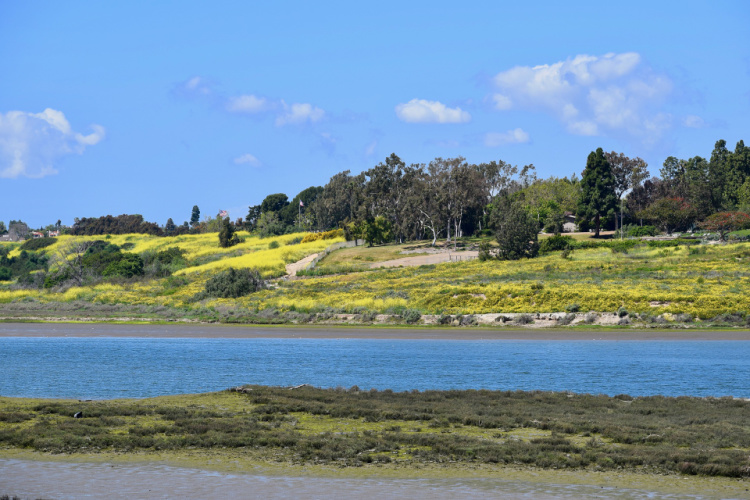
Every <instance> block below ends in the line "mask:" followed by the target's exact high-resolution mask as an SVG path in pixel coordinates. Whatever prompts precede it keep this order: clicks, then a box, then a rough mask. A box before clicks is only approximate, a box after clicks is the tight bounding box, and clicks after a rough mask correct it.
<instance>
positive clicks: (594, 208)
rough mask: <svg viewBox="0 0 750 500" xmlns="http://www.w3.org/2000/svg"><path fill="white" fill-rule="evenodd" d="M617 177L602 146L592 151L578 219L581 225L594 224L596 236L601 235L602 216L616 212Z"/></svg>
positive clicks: (585, 172)
mask: <svg viewBox="0 0 750 500" xmlns="http://www.w3.org/2000/svg"><path fill="white" fill-rule="evenodd" d="M616 205H617V197H616V196H615V177H614V175H613V174H612V167H611V166H610V164H609V163H608V162H607V158H606V157H605V156H604V151H602V148H598V149H597V150H596V152H594V151H592V152H591V154H589V157H588V159H587V160H586V169H585V170H584V171H583V174H582V177H581V198H580V199H579V201H578V213H577V214H576V219H577V222H578V224H579V225H592V224H593V226H594V228H595V234H594V237H595V238H598V237H599V230H600V229H601V224H602V220H601V219H602V217H603V218H604V219H605V220H606V219H609V218H611V217H612V216H613V215H614V214H615V207H616Z"/></svg>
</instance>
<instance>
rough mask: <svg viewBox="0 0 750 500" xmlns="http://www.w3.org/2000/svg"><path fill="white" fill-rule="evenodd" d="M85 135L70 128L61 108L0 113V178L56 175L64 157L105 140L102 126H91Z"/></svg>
mask: <svg viewBox="0 0 750 500" xmlns="http://www.w3.org/2000/svg"><path fill="white" fill-rule="evenodd" d="M91 129H92V132H91V133H90V134H88V135H84V134H81V133H79V132H75V131H73V129H72V128H71V126H70V123H69V122H68V120H67V119H66V118H65V115H64V114H63V112H62V111H57V110H54V109H51V108H47V109H45V110H44V111H42V112H41V113H28V112H26V111H8V112H7V113H5V114H3V113H0V177H3V178H7V179H15V178H17V177H21V176H23V177H31V178H40V177H45V176H47V175H52V174H56V173H57V170H56V169H55V163H56V162H57V161H58V160H59V159H60V158H62V157H63V156H66V155H70V154H82V153H83V151H84V150H85V149H86V147H87V146H93V145H95V144H97V143H98V142H99V141H101V140H102V139H104V136H105V130H104V127H102V126H101V125H91Z"/></svg>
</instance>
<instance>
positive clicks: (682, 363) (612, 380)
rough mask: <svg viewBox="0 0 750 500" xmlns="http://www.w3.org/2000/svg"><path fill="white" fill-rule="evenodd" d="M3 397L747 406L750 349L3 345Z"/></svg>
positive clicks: (171, 342)
mask: <svg viewBox="0 0 750 500" xmlns="http://www.w3.org/2000/svg"><path fill="white" fill-rule="evenodd" d="M0 366H1V367H2V372H1V375H0V395H2V396H16V397H23V396H27V397H61V398H62V397H64V398H79V399H102V398H116V397H150V396H157V395H164V394H183V393H196V392H206V391H215V390H221V389H226V388H228V387H231V386H236V385H240V384H263V385H282V386H286V385H297V384H312V385H314V386H320V387H337V386H342V387H351V386H353V385H357V386H359V387H360V388H361V389H369V388H373V387H374V388H377V389H388V388H390V389H393V390H397V391H404V390H411V389H419V390H426V389H467V388H474V389H478V388H484V389H503V390H507V389H509V390H516V389H522V390H534V389H540V390H551V391H572V392H577V393H593V394H609V395H615V394H631V395H656V394H661V395H665V396H677V395H691V396H724V395H731V396H735V397H744V398H748V397H750V382H749V380H750V342H732V341H664V342H660V341H646V342H641V341H510V340H484V341H475V340H471V341H469V340H454V341H448V340H365V339H180V338H168V339H164V338H161V339H154V338H22V337H6V338H0Z"/></svg>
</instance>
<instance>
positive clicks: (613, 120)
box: [492, 52, 672, 142]
mask: <svg viewBox="0 0 750 500" xmlns="http://www.w3.org/2000/svg"><path fill="white" fill-rule="evenodd" d="M494 83H495V85H496V86H497V93H495V94H494V95H493V96H492V100H493V102H494V104H495V108H496V109H498V110H505V109H510V108H511V107H513V108H515V109H531V110H539V111H543V112H547V113H550V114H551V115H553V116H554V117H555V118H557V119H558V120H560V121H561V122H562V123H563V124H564V125H565V127H566V129H567V130H568V131H569V132H571V133H573V134H579V135H599V134H605V133H614V134H624V135H626V136H629V137H633V138H638V139H641V140H643V141H644V142H647V141H653V140H654V139H655V138H654V137H653V136H654V134H656V135H657V136H661V135H662V134H663V133H664V132H665V131H666V130H667V129H669V128H670V127H671V120H670V119H669V115H668V114H666V113H664V112H662V111H660V107H661V105H662V104H663V102H664V101H665V100H666V98H667V97H668V96H669V94H670V93H671V91H672V82H671V81H670V80H669V79H668V78H666V77H664V76H661V75H658V74H656V73H655V72H654V71H653V70H652V69H651V68H649V67H648V66H647V65H646V64H645V63H644V62H643V61H642V60H641V56H640V55H639V54H637V53H635V52H627V53H623V54H614V53H609V54H605V55H603V56H590V55H578V56H575V57H574V58H572V59H567V60H565V61H558V62H556V63H553V64H543V65H539V66H517V67H515V68H511V69H509V70H507V71H503V72H501V73H498V74H497V75H496V76H495V78H494ZM657 117H658V118H657Z"/></svg>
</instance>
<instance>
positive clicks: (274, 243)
mask: <svg viewBox="0 0 750 500" xmlns="http://www.w3.org/2000/svg"><path fill="white" fill-rule="evenodd" d="M280 246H281V245H280V244H279V242H278V241H276V240H273V241H272V242H271V243H269V244H268V249H269V250H273V249H274V248H279V247H280Z"/></svg>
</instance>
